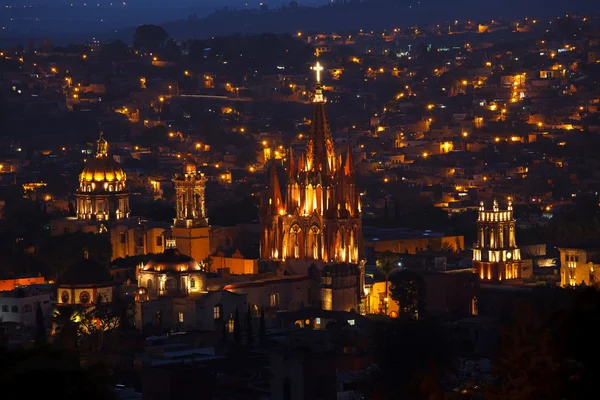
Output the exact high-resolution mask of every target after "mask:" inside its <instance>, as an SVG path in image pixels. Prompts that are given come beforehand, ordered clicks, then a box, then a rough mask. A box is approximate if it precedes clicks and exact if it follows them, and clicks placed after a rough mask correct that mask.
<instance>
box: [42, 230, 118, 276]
mask: <svg viewBox="0 0 600 400" xmlns="http://www.w3.org/2000/svg"><path fill="white" fill-rule="evenodd" d="M83 248H86V249H88V251H89V256H90V258H91V259H94V260H96V261H98V262H99V263H101V264H103V265H108V264H109V263H110V261H111V257H112V244H111V243H110V239H109V237H108V235H107V234H94V233H91V232H87V233H85V232H74V233H68V234H65V235H60V236H49V237H47V238H45V239H44V240H43V241H42V242H41V243H40V245H39V246H38V254H37V256H36V259H37V261H38V262H40V263H42V264H44V265H45V267H46V269H47V271H48V274H49V276H48V277H53V278H58V277H60V275H61V274H62V273H63V272H64V271H65V270H66V269H67V268H68V267H70V266H71V265H73V264H75V263H76V262H78V261H79V260H81V259H82V256H83V253H82V251H81V249H83Z"/></svg>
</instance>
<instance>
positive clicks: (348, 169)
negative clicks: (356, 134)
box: [344, 145, 354, 177]
mask: <svg viewBox="0 0 600 400" xmlns="http://www.w3.org/2000/svg"><path fill="white" fill-rule="evenodd" d="M344 174H345V175H346V176H348V177H352V176H354V159H353V158H352V149H351V148H350V145H348V152H347V153H346V164H345V165H344Z"/></svg>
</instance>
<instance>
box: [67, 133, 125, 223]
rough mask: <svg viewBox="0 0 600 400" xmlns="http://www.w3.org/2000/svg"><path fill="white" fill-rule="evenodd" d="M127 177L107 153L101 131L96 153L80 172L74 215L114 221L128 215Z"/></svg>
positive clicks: (106, 145) (106, 146) (82, 217)
mask: <svg viewBox="0 0 600 400" xmlns="http://www.w3.org/2000/svg"><path fill="white" fill-rule="evenodd" d="M126 181H127V177H126V176H125V173H124V172H123V170H122V169H121V168H120V167H119V166H118V164H117V163H116V162H115V161H114V160H113V159H112V158H111V157H109V155H108V142H107V141H106V140H105V139H104V137H103V135H102V133H101V134H100V139H98V142H97V150H96V156H95V157H94V158H93V159H91V160H90V161H89V162H88V163H87V165H86V166H85V168H84V169H83V171H81V174H80V175H79V189H78V190H77V193H76V194H75V197H76V198H77V218H78V219H91V220H96V221H115V220H119V219H123V218H128V217H129V192H128V191H127V188H126Z"/></svg>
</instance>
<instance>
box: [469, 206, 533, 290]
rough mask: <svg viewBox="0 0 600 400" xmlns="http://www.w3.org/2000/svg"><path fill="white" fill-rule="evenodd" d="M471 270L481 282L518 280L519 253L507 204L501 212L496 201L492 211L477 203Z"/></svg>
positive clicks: (511, 215)
mask: <svg viewBox="0 0 600 400" xmlns="http://www.w3.org/2000/svg"><path fill="white" fill-rule="evenodd" d="M473 269H474V272H475V273H476V274H478V275H479V278H480V279H481V280H482V281H503V280H509V279H520V278H521V270H522V267H521V252H520V250H519V248H518V247H517V243H516V239H515V219H514V217H513V208H512V203H511V202H510V201H509V202H508V207H507V209H506V210H500V209H499V207H498V202H497V201H496V200H494V205H493V208H492V209H491V210H486V209H485V207H484V205H483V202H481V203H480V205H479V216H478V218H477V244H476V246H475V248H474V249H473Z"/></svg>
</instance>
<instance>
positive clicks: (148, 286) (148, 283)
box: [146, 279, 152, 291]
mask: <svg viewBox="0 0 600 400" xmlns="http://www.w3.org/2000/svg"><path fill="white" fill-rule="evenodd" d="M146 289H148V291H150V290H152V279H148V280H147V281H146Z"/></svg>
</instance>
